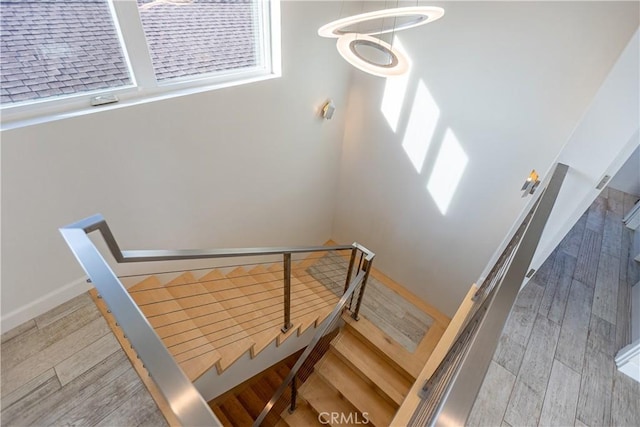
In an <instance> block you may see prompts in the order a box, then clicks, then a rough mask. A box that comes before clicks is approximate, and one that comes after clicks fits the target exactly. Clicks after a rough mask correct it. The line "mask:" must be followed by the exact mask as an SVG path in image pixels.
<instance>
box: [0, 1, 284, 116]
mask: <svg viewBox="0 0 640 427" xmlns="http://www.w3.org/2000/svg"><path fill="white" fill-rule="evenodd" d="M275 3H277V0H272V1H269V0H55V1H54V0H0V8H1V10H0V15H1V23H0V48H1V55H2V61H1V67H0V71H1V81H0V84H1V98H0V101H1V104H2V113H3V121H5V119H7V113H8V115H9V120H11V119H13V118H15V119H20V118H24V117H33V116H34V115H36V116H37V115H39V114H47V113H50V112H57V111H70V110H71V111H72V110H75V109H83V108H86V107H88V106H89V105H90V102H91V101H92V100H93V101H94V103H97V102H95V101H96V100H98V99H108V100H111V101H116V100H126V99H138V98H151V97H154V96H159V95H165V94H170V93H174V92H175V93H187V92H188V91H194V90H195V91H197V90H208V89H211V88H215V87H219V86H220V85H223V84H224V85H228V84H237V83H241V82H244V81H253V80H255V79H260V78H267V77H269V76H273V75H277V74H278V71H277V70H278V66H277V64H276V62H277V61H278V60H279V58H277V55H274V54H272V48H273V47H274V46H275V45H276V43H274V42H273V40H274V39H275V40H278V38H277V34H276V32H275V31H274V30H278V29H277V28H275V29H274V28H273V27H276V26H277V22H278V20H277V10H276V5H274V4H275ZM274 59H275V60H276V61H274ZM185 91H186V92H185ZM112 96H115V97H116V98H113V97H112ZM14 113H15V114H14Z"/></svg>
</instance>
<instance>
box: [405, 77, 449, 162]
mask: <svg viewBox="0 0 640 427" xmlns="http://www.w3.org/2000/svg"><path fill="white" fill-rule="evenodd" d="M439 117H440V108H438V105H437V104H436V102H435V101H434V99H433V97H432V96H431V93H430V92H429V89H427V86H426V85H425V84H424V82H423V81H422V80H420V82H419V83H418V89H417V90H416V96H415V99H414V100H413V108H412V109H411V114H410V116H409V123H408V124H407V129H406V131H405V134H404V139H403V141H402V148H404V151H405V152H406V153H407V156H409V160H411V163H413V166H414V167H415V168H416V171H418V173H420V171H422V165H423V164H424V159H425V157H426V156H427V151H428V150H429V145H431V139H432V138H433V133H434V132H435V130H436V126H437V124H438V118H439Z"/></svg>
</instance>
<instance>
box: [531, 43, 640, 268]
mask: <svg viewBox="0 0 640 427" xmlns="http://www.w3.org/2000/svg"><path fill="white" fill-rule="evenodd" d="M639 75H640V34H639V33H638V31H636V33H635V34H634V36H633V38H632V39H631V40H630V41H629V43H628V44H627V46H626V47H625V50H624V51H623V53H622V55H620V58H618V61H617V62H616V64H615V65H614V67H613V68H612V70H611V72H610V73H609V75H608V76H607V78H606V79H605V81H604V83H603V84H602V86H601V87H600V89H599V90H598V93H597V94H596V96H595V97H594V99H593V101H592V102H591V105H590V106H589V108H588V109H587V111H586V112H585V114H584V116H583V117H582V119H581V120H580V122H579V123H578V125H577V126H576V128H575V130H574V132H573V134H572V135H571V138H570V139H569V140H568V141H567V144H566V145H565V147H563V149H562V152H561V153H560V154H559V156H558V159H557V160H558V161H559V162H562V163H565V164H567V165H569V166H570V167H571V169H570V170H569V172H568V173H567V177H566V178H565V181H564V183H563V186H562V189H561V191H560V194H559V195H558V200H557V201H556V205H555V206H554V209H553V212H552V213H551V216H550V217H549V222H548V223H547V226H546V227H545V230H544V233H543V234H542V237H541V239H540V244H539V246H538V249H537V251H536V254H535V256H534V259H533V261H532V267H533V268H536V269H537V268H538V267H539V266H540V265H542V263H543V262H544V260H545V259H546V258H547V257H548V256H549V254H550V253H551V252H552V251H553V249H554V248H555V247H556V246H557V245H558V244H559V243H560V241H561V240H562V238H563V237H564V236H565V235H566V233H567V232H568V231H569V230H570V229H571V227H572V226H573V225H574V224H575V223H576V222H577V221H578V219H579V218H580V216H582V214H583V213H584V212H585V211H586V210H587V208H588V207H589V206H590V205H591V203H593V201H594V200H595V198H596V197H597V196H598V194H599V193H600V191H601V190H598V189H596V186H597V185H598V183H599V182H600V180H601V179H602V177H603V176H605V175H610V176H613V175H615V174H616V172H618V170H620V168H621V167H622V165H623V164H624V163H625V161H626V160H627V159H628V158H629V156H630V155H631V153H633V152H634V150H636V149H637V148H638V146H640V128H639V127H640V122H639V121H638V117H640V81H639V80H638V76H639Z"/></svg>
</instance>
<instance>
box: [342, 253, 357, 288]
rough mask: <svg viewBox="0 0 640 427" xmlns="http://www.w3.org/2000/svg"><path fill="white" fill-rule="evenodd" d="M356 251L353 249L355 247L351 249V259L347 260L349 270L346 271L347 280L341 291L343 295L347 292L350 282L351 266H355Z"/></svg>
mask: <svg viewBox="0 0 640 427" xmlns="http://www.w3.org/2000/svg"><path fill="white" fill-rule="evenodd" d="M357 250H358V248H355V247H354V248H353V249H351V258H350V259H349V268H348V269H347V278H346V279H345V281H344V291H342V294H343V295H344V293H345V292H347V289H349V283H350V282H351V273H353V264H355V262H356V251H357Z"/></svg>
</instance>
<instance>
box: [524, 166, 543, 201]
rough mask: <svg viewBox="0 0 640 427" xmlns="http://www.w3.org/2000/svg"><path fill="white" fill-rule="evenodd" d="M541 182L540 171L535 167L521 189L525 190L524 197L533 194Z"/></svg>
mask: <svg viewBox="0 0 640 427" xmlns="http://www.w3.org/2000/svg"><path fill="white" fill-rule="evenodd" d="M539 184H540V179H539V176H538V172H536V170H535V169H534V170H532V171H531V173H530V174H529V176H528V177H527V180H526V181H525V182H524V184H523V185H522V188H521V189H520V191H522V192H523V193H522V197H527V196H528V195H529V194H533V193H534V192H535V191H536V189H537V188H538V185H539Z"/></svg>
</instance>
